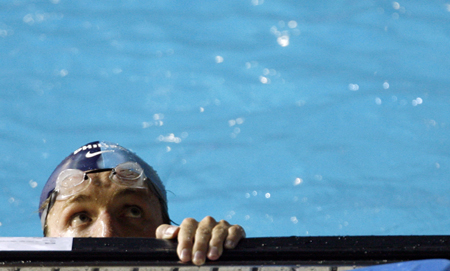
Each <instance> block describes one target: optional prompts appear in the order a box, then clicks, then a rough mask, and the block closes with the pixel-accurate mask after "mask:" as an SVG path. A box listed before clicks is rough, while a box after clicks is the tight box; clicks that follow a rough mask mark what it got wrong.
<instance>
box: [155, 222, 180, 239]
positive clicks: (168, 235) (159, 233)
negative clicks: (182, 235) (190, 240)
mask: <svg viewBox="0 0 450 271" xmlns="http://www.w3.org/2000/svg"><path fill="white" fill-rule="evenodd" d="M179 231H180V227H177V226H172V225H168V224H162V225H160V226H159V227H158V228H157V229H156V238H158V239H174V238H175V237H177V235H178V232H179Z"/></svg>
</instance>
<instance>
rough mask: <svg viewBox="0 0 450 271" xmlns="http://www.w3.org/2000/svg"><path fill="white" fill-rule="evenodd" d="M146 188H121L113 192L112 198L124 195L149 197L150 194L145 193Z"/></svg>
mask: <svg viewBox="0 0 450 271" xmlns="http://www.w3.org/2000/svg"><path fill="white" fill-rule="evenodd" d="M147 191H148V190H147V189H138V188H126V189H121V190H120V191H119V192H117V193H114V195H113V198H119V197H124V196H130V195H131V196H141V197H143V198H144V199H147V198H148V199H150V198H151V195H150V194H147V193H146V192H147Z"/></svg>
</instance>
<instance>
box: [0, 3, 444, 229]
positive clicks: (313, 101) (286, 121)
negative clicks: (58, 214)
mask: <svg viewBox="0 0 450 271" xmlns="http://www.w3.org/2000/svg"><path fill="white" fill-rule="evenodd" d="M449 63H450V3H449V2H446V1H418V0H413V1H400V2H393V1H381V0H380V1H349V0H347V1H345V0H338V1H325V2H324V1H297V0H284V1H281V0H279V1H274V0H239V1H237V0H230V1H195V0H194V1H189V2H184V1H173V0H161V1H133V0H122V1H109V0H97V1H82V0H79V1H69V0H0V85H1V89H0V150H1V151H0V154H1V156H0V180H1V188H0V206H1V208H0V223H1V224H0V225H1V226H0V236H41V230H40V224H39V220H38V215H37V209H38V199H39V195H40V191H41V189H42V187H43V185H44V184H45V182H46V180H47V178H48V176H49V175H50V173H51V172H52V171H53V169H54V167H55V166H56V165H57V164H58V163H59V162H60V161H61V160H62V159H63V158H64V157H66V156H67V155H68V154H69V153H70V152H72V151H73V150H75V149H76V148H78V147H79V146H81V145H83V144H85V143H87V142H91V141H94V140H108V141H115V142H118V143H120V144H121V145H123V146H125V147H128V148H131V149H132V150H134V151H135V152H136V153H137V154H138V155H140V156H141V157H142V158H144V159H145V160H146V161H148V162H149V163H150V164H151V165H153V166H154V168H155V169H156V170H157V171H158V172H159V174H160V176H161V178H162V179H163V181H164V182H165V184H166V187H167V189H168V190H169V191H170V192H169V194H168V196H169V211H170V213H171V215H172V218H173V219H174V220H175V221H176V222H181V220H182V219H183V218H184V217H189V216H190V217H194V218H196V219H201V218H203V217H204V216H206V215H212V216H214V217H215V218H217V219H227V220H228V221H230V222H231V223H237V224H241V225H243V226H244V227H245V229H246V231H247V233H248V236H251V237H255V236H284V235H299V236H304V235H394V234H407V235H409V234H449V233H450V218H449V215H448V213H449V207H450V196H449V195H450V182H449V176H450V174H449V173H450V157H449V153H450V140H449V135H450V122H449V116H450V108H449V104H450V95H449V90H448V87H449V85H450V79H449V78H450V76H449V75H450V64H449Z"/></svg>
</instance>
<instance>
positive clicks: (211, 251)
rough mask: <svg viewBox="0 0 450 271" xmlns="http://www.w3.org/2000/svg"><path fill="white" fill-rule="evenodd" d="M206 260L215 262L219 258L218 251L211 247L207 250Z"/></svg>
mask: <svg viewBox="0 0 450 271" xmlns="http://www.w3.org/2000/svg"><path fill="white" fill-rule="evenodd" d="M208 258H209V259H210V260H217V259H218V258H219V249H218V248H217V247H211V248H210V249H209V253H208Z"/></svg>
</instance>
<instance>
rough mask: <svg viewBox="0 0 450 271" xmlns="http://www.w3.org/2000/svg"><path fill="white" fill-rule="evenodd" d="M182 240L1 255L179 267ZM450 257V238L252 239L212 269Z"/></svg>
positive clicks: (107, 242) (88, 241)
mask: <svg viewBox="0 0 450 271" xmlns="http://www.w3.org/2000/svg"><path fill="white" fill-rule="evenodd" d="M176 245H177V244H176V242H173V241H166V240H158V239H152V238H74V239H73V247H72V251H0V267H1V266H49V265H54V266H86V265H90V266H102V265H103V266H105V265H107V266H144V265H145V266H167V265H170V266H176V265H181V264H180V263H179V262H178V258H177V255H176ZM421 259H450V236H447V235H445V236H437V235H424V236H327V237H296V236H292V237H270V238H247V239H244V240H242V241H241V242H240V243H239V245H238V246H237V247H236V248H235V249H233V250H225V251H224V253H223V255H222V257H221V258H220V260H219V261H214V262H211V261H208V262H207V263H206V264H207V265H208V264H209V265H220V266H226V265H253V266H254V265H305V264H307V265H328V264H361V265H370V264H379V263H386V262H398V261H411V260H421Z"/></svg>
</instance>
